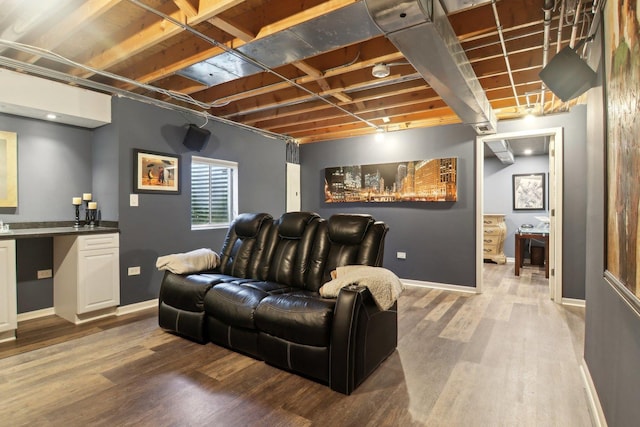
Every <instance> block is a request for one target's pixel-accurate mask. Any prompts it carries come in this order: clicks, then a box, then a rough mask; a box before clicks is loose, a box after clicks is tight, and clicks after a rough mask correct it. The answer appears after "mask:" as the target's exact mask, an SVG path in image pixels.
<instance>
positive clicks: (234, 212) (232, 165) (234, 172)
mask: <svg viewBox="0 0 640 427" xmlns="http://www.w3.org/2000/svg"><path fill="white" fill-rule="evenodd" d="M194 162H195V163H201V164H207V165H209V166H218V167H226V168H229V169H231V197H232V201H231V205H232V206H231V218H230V219H229V222H228V223H224V224H223V223H221V224H196V225H194V224H193V222H192V218H191V215H192V208H193V207H192V204H191V200H192V199H191V197H192V195H193V182H190V185H189V187H190V188H189V223H190V224H191V230H216V229H223V228H229V226H230V225H231V222H232V221H233V220H234V219H235V217H236V216H238V168H239V166H238V162H234V161H230V160H220V159H214V158H211V157H201V156H191V164H190V168H189V173H190V174H191V173H192V171H193V164H194ZM191 178H192V177H191Z"/></svg>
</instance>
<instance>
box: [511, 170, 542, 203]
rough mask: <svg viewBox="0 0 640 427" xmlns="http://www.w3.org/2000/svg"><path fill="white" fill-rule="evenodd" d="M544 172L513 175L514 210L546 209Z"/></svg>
mask: <svg viewBox="0 0 640 427" xmlns="http://www.w3.org/2000/svg"><path fill="white" fill-rule="evenodd" d="M545 199H546V197H545V185H544V173H532V174H518V175H513V210H514V211H540V210H544V209H545V206H546V205H545Z"/></svg>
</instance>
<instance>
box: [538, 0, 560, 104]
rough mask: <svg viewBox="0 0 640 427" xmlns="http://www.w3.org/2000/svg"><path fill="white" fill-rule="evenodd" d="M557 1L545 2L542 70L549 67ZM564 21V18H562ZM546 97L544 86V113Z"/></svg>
mask: <svg viewBox="0 0 640 427" xmlns="http://www.w3.org/2000/svg"><path fill="white" fill-rule="evenodd" d="M555 3H556V2H555V0H544V4H543V5H542V10H543V11H544V21H543V26H544V36H543V41H542V69H544V67H546V66H547V62H548V61H549V38H550V32H551V12H552V11H553V8H554V6H555ZM561 19H562V18H561ZM559 28H562V20H561V21H560V27H559ZM544 97H545V85H544V84H542V90H541V96H540V103H541V106H542V112H543V113H544Z"/></svg>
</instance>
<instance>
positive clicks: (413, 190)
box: [324, 157, 458, 203]
mask: <svg viewBox="0 0 640 427" xmlns="http://www.w3.org/2000/svg"><path fill="white" fill-rule="evenodd" d="M457 163H458V159H457V158H456V157H448V158H442V159H429V160H415V161H408V162H396V163H380V164H373V165H353V166H337V167H331V168H326V169H325V173H324V201H325V202H326V203H348V202H455V201H457V200H458V188H457V184H456V183H457Z"/></svg>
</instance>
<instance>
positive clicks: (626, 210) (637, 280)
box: [602, 1, 640, 313]
mask: <svg viewBox="0 0 640 427" xmlns="http://www.w3.org/2000/svg"><path fill="white" fill-rule="evenodd" d="M604 10H605V20H604V24H605V29H606V31H605V49H604V53H603V57H602V59H603V62H605V77H606V78H605V82H606V84H605V89H606V90H605V94H606V95H605V96H606V99H605V106H607V107H606V114H607V120H606V124H607V143H606V147H607V156H606V158H607V187H606V189H607V205H606V212H607V222H606V234H607V236H606V239H607V240H606V254H607V258H606V267H605V272H604V276H605V278H606V279H607V281H608V282H609V283H610V284H611V285H612V286H613V288H614V289H615V290H616V291H617V292H618V293H619V294H620V295H621V296H622V297H623V298H624V299H625V300H627V302H629V304H630V305H631V306H632V307H633V308H634V309H635V310H636V312H638V313H640V266H639V263H638V254H639V252H640V243H639V242H640V228H639V225H640V209H639V208H638V206H639V205H640V183H639V181H638V166H639V165H640V143H639V142H638V141H639V139H638V135H639V134H640V121H638V111H637V110H638V109H637V106H638V76H640V53H638V49H639V48H640V42H639V40H640V23H638V20H637V18H638V15H637V10H636V9H634V8H632V7H630V5H629V4H628V2H624V4H623V2H617V1H609V2H606V4H605V6H604Z"/></svg>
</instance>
